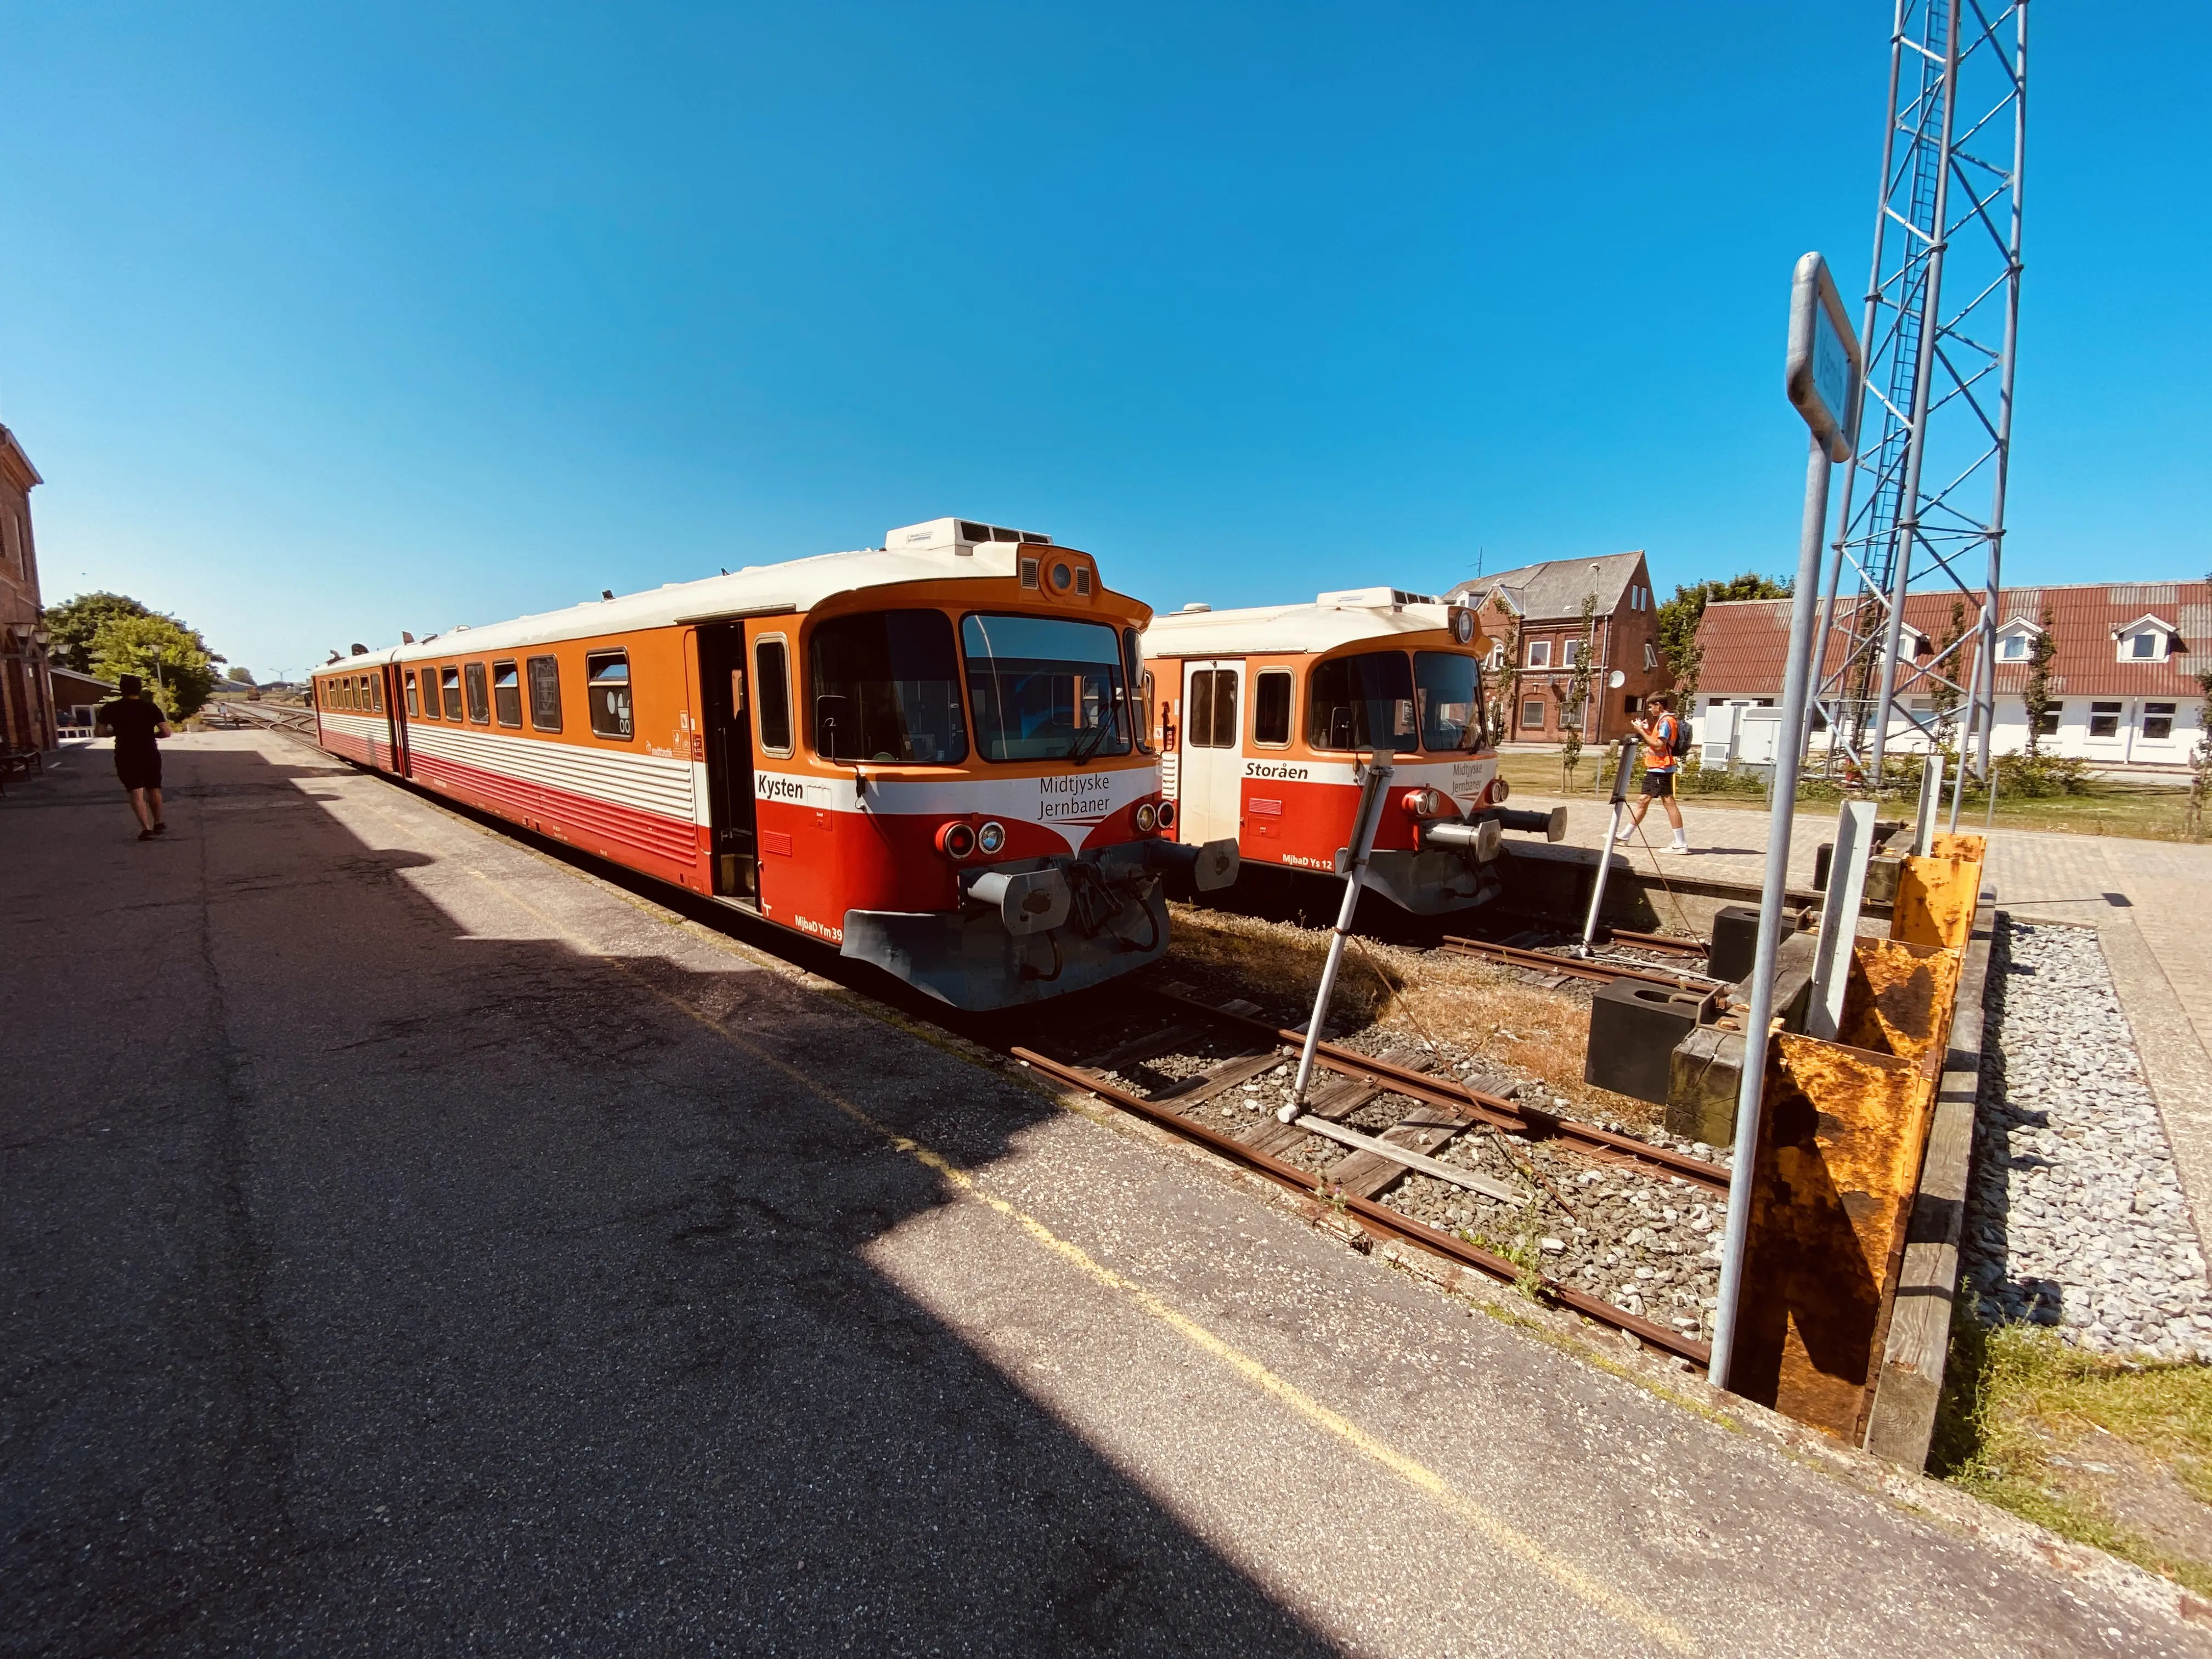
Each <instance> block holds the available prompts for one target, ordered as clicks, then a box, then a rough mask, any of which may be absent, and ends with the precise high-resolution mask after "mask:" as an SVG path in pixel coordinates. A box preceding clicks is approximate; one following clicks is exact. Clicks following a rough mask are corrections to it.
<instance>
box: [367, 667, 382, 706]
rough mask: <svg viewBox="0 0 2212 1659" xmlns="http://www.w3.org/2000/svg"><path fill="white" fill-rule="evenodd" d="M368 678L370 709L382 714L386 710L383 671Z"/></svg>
mask: <svg viewBox="0 0 2212 1659" xmlns="http://www.w3.org/2000/svg"><path fill="white" fill-rule="evenodd" d="M368 707H369V710H370V712H371V713H373V714H382V713H383V712H384V676H383V675H382V674H381V673H377V674H371V675H369V676H368Z"/></svg>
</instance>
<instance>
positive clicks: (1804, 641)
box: [1709, 435, 1832, 1388]
mask: <svg viewBox="0 0 2212 1659" xmlns="http://www.w3.org/2000/svg"><path fill="white" fill-rule="evenodd" d="M1831 465H1832V463H1831V462H1830V460H1829V459H1828V452H1827V450H1826V448H1825V447H1823V446H1822V445H1821V442H1820V438H1819V437H1818V436H1817V435H1815V436H1814V439H1813V440H1812V456H1811V459H1810V460H1809V461H1808V462H1807V464H1806V468H1805V520H1804V525H1803V528H1802V532H1801V534H1800V537H1799V540H1798V546H1797V588H1796V597H1795V598H1794V599H1792V600H1791V601H1790V655H1789V659H1788V662H1789V677H1788V678H1787V679H1786V680H1785V681H1784V684H1783V687H1782V733H1783V737H1782V746H1781V748H1780V749H1778V750H1777V751H1776V753H1775V757H1774V810H1773V811H1772V812H1771V813H1770V814H1769V815H1768V817H1767V827H1766V872H1765V879H1764V880H1763V881H1762V883H1761V884H1760V887H1759V948H1758V951H1757V953H1756V955H1755V956H1754V957H1753V959H1752V969H1751V982H1750V986H1749V989H1750V992H1751V1006H1750V1009H1749V1010H1748V1012H1747V1013H1746V1014H1745V1016H1744V1022H1743V1073H1742V1076H1741V1079H1740V1080H1739V1081H1738V1084H1737V1086H1736V1097H1735V1162H1734V1164H1732V1165H1731V1166H1730V1168H1729V1203H1728V1231H1727V1233H1726V1236H1725V1242H1724V1243H1723V1246H1722V1250H1721V1282H1720V1295H1719V1298H1718V1299H1719V1304H1720V1305H1719V1306H1718V1308H1717V1309H1716V1310H1715V1311H1714V1316H1713V1363H1712V1370H1711V1372H1710V1373H1709V1375H1710V1376H1711V1378H1712V1380H1713V1381H1714V1382H1715V1383H1719V1384H1720V1385H1721V1386H1722V1387H1723V1388H1725V1387H1727V1386H1728V1382H1729V1358H1730V1356H1731V1352H1732V1351H1733V1348H1734V1346H1735V1316H1736V1304H1737V1301H1738V1299H1739V1297H1741V1294H1742V1291H1743V1251H1744V1243H1745V1240H1746V1239H1747V1237H1748V1236H1749V1234H1750V1231H1751V1188H1752V1179H1753V1172H1754V1170H1755V1169H1756V1166H1757V1164H1758V1161H1759V1109H1760V1105H1761V1093H1762V1091H1763V1089H1764V1087H1765V1082H1766V1036H1767V1033H1766V1027H1767V1024H1768V1022H1769V1021H1770V1020H1771V1018H1773V1015H1774V958H1775V955H1776V953H1777V952H1778V951H1779V950H1780V948H1781V942H1782V906H1783V902H1784V897H1785V896H1786V894H1787V891H1788V889H1789V881H1790V831H1791V829H1793V828H1794V827H1795V819H1796V804H1797V772H1798V764H1799V762H1800V760H1801V758H1802V756H1803V754H1804V750H1805V702H1806V682H1807V680H1808V678H1810V675H1809V672H1808V670H1809V669H1810V667H1811V654H1810V653H1809V652H1808V650H1807V646H1808V642H1809V641H1810V640H1811V637H1812V633H1813V626H1814V621H1815V619H1816V618H1817V617H1818V616H1819V614H1820V552H1821V548H1820V542H1821V538H1822V532H1825V531H1826V528H1827V523H1828V473H1829V469H1830V467H1831Z"/></svg>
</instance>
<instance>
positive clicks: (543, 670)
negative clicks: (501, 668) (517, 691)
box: [526, 657, 561, 732]
mask: <svg viewBox="0 0 2212 1659" xmlns="http://www.w3.org/2000/svg"><path fill="white" fill-rule="evenodd" d="M526 666H527V668H528V671H529V675H530V723H531V725H532V726H536V727H537V728H538V730H539V731H540V732H558V731H559V730H560V729H561V665H560V664H559V663H557V662H556V661H555V660H554V659H552V658H550V657H532V659H530V661H529V663H528V664H527V665H526Z"/></svg>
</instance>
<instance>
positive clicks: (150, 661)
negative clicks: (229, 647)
mask: <svg viewBox="0 0 2212 1659" xmlns="http://www.w3.org/2000/svg"><path fill="white" fill-rule="evenodd" d="M91 654H92V669H91V671H92V672H93V673H95V674H97V675H99V676H100V678H102V679H117V678H121V677H122V676H123V675H125V674H137V675H138V676H140V677H141V678H143V679H144V680H145V682H146V689H147V690H149V691H150V692H152V693H153V695H154V699H155V702H159V703H160V704H161V707H162V708H164V709H165V710H167V713H168V715H169V718H170V719H171V720H190V719H191V717H192V716H193V715H194V714H197V713H198V712H199V710H200V708H201V705H203V704H204V703H205V702H207V700H208V696H209V694H210V692H212V691H213V690H215V665H216V663H219V662H221V661H222V658H220V657H218V656H216V655H214V654H212V653H210V651H209V650H208V648H207V641H204V640H203V639H201V638H200V636H199V635H198V634H197V633H196V632H194V631H193V630H192V629H189V628H186V627H185V625H184V624H183V623H180V622H179V621H178V620H177V619H176V618H175V617H155V616H139V617H129V616H115V617H109V618H108V620H107V621H106V622H104V623H101V624H100V631H99V632H98V633H96V634H94V635H93V638H92V650H91Z"/></svg>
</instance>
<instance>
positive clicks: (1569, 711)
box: [1559, 593, 1597, 788]
mask: <svg viewBox="0 0 2212 1659" xmlns="http://www.w3.org/2000/svg"><path fill="white" fill-rule="evenodd" d="M1582 625H1583V637H1582V641H1581V644H1580V646H1579V647H1578V648H1577V650H1576V652H1575V671H1574V672H1573V673H1572V674H1571V675H1570V676H1569V677H1568V679H1567V695H1566V697H1565V701H1564V702H1561V703H1560V705H1559V724H1560V725H1562V726H1565V728H1566V735H1565V737H1564V738H1561V739H1560V742H1559V772H1560V776H1561V781H1562V782H1563V784H1564V785H1565V787H1568V788H1572V787H1574V781H1575V773H1576V771H1577V769H1579V768H1580V767H1581V765H1582V763H1583V714H1584V712H1585V711H1586V710H1587V709H1588V708H1589V696H1590V651H1591V648H1592V647H1594V646H1595V644H1596V642H1597V595H1596V594H1595V593H1585V594H1583V614H1582Z"/></svg>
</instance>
